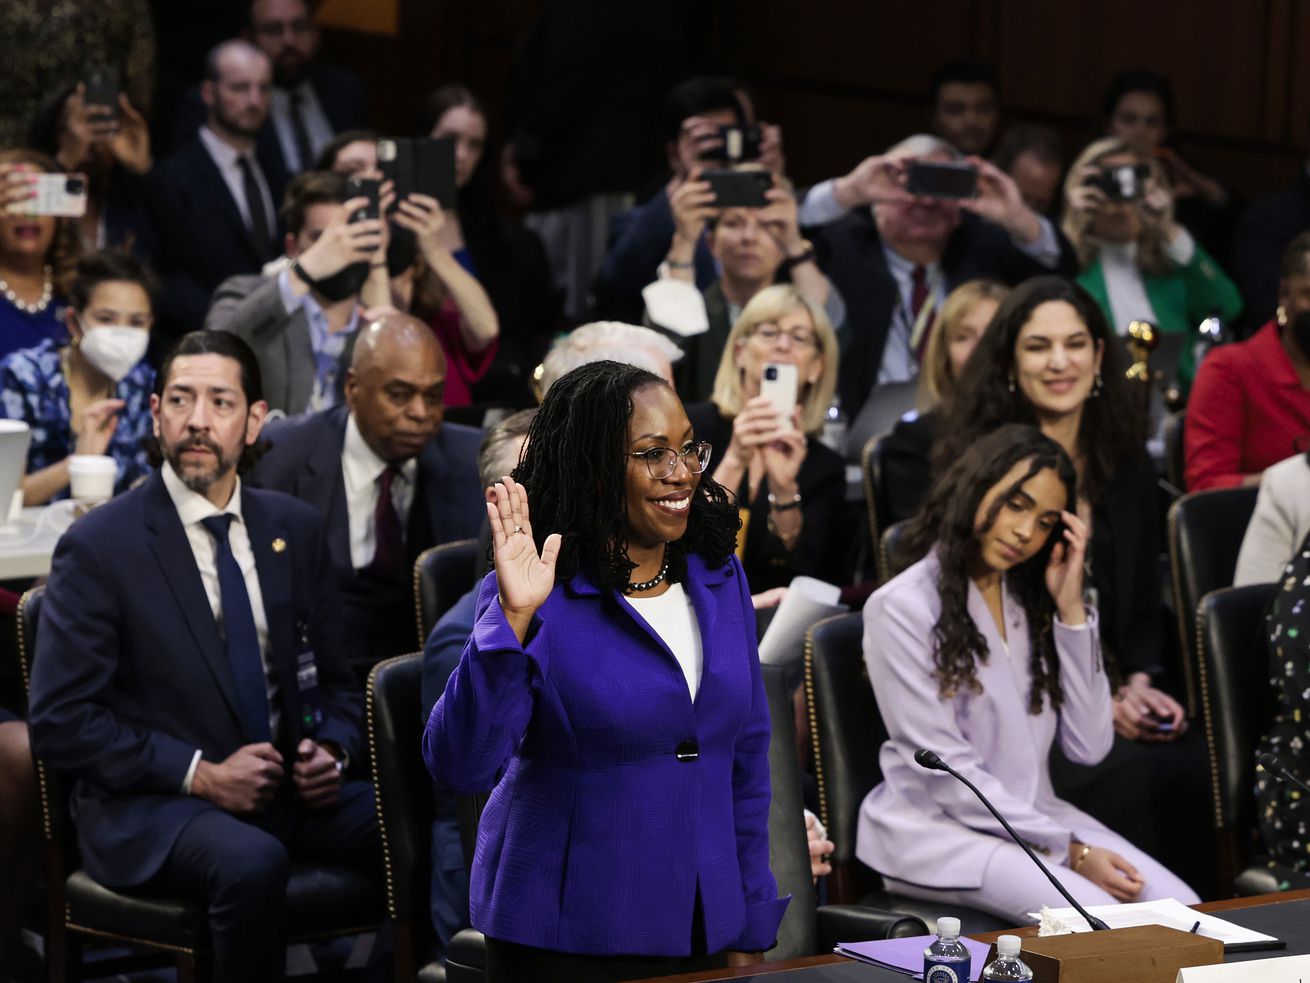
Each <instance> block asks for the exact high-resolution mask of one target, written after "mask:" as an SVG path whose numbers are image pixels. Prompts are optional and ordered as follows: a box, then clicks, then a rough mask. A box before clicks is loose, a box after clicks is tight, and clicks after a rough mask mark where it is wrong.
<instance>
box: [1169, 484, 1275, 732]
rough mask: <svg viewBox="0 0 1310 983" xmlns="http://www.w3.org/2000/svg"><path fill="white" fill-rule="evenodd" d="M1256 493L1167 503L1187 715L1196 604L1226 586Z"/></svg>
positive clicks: (1223, 492) (1193, 688) (1210, 493)
mask: <svg viewBox="0 0 1310 983" xmlns="http://www.w3.org/2000/svg"><path fill="white" fill-rule="evenodd" d="M1257 491H1258V489H1256V488H1254V487H1250V488H1216V489H1212V490H1207V491H1200V492H1192V493H1191V494H1189V495H1184V496H1183V497H1182V498H1180V499H1178V501H1176V502H1174V504H1173V505H1171V506H1170V507H1169V530H1168V532H1169V566H1170V570H1171V572H1172V579H1173V592H1174V610H1175V611H1176V612H1177V616H1178V639H1179V642H1180V648H1181V649H1182V656H1183V679H1184V683H1185V687H1186V697H1187V715H1188V716H1189V717H1195V716H1196V715H1197V714H1198V713H1199V712H1200V705H1199V702H1198V701H1199V696H1198V688H1197V659H1198V657H1199V656H1198V653H1197V641H1196V608H1197V605H1198V604H1200V602H1201V598H1202V597H1204V596H1205V595H1206V594H1208V593H1210V591H1212V590H1218V589H1219V588H1221V587H1231V586H1232V584H1233V573H1234V571H1236V569H1237V554H1238V551H1239V550H1240V549H1241V548H1242V537H1243V535H1245V533H1246V526H1247V523H1248V522H1250V521H1251V512H1252V511H1253V510H1254V509H1255V497H1256V493H1257Z"/></svg>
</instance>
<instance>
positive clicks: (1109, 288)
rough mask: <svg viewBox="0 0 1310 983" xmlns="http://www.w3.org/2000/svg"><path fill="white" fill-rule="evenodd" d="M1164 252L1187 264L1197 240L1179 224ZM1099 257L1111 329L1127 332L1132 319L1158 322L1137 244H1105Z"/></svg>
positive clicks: (1116, 331)
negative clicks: (1147, 288) (1139, 264)
mask: <svg viewBox="0 0 1310 983" xmlns="http://www.w3.org/2000/svg"><path fill="white" fill-rule="evenodd" d="M1164 253H1165V255H1166V256H1168V257H1169V259H1170V260H1171V261H1172V262H1173V263H1174V264H1175V265H1176V266H1186V265H1187V264H1188V263H1190V262H1191V261H1192V257H1193V256H1194V255H1195V254H1196V240H1194V239H1193V238H1192V235H1191V233H1190V232H1188V231H1187V230H1186V229H1184V228H1182V227H1181V226H1179V229H1178V234H1177V235H1175V236H1174V238H1173V239H1172V241H1170V242H1169V243H1168V245H1166V246H1165V249H1164ZM1100 257H1101V276H1102V277H1103V278H1104V279H1105V296H1106V299H1107V300H1108V301H1109V303H1110V320H1111V324H1110V329H1111V330H1112V331H1114V333H1115V334H1125V333H1126V332H1127V331H1128V325H1129V324H1130V323H1131V322H1133V321H1150V322H1151V323H1152V324H1155V323H1156V320H1155V305H1153V304H1152V303H1151V298H1150V296H1149V295H1148V294H1147V292H1146V281H1144V280H1143V279H1142V268H1141V267H1140V266H1138V265H1137V243H1135V242H1125V243H1115V242H1107V243H1104V244H1103V245H1102V246H1101V251H1100Z"/></svg>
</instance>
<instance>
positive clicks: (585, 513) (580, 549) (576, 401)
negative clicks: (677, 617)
mask: <svg viewBox="0 0 1310 983" xmlns="http://www.w3.org/2000/svg"><path fill="white" fill-rule="evenodd" d="M646 386H665V387H667V386H668V383H666V382H665V381H664V380H663V379H661V378H660V377H659V376H657V375H654V374H652V373H650V372H647V371H646V370H645V369H639V368H636V367H634V366H631V365H623V364H621V363H619V362H591V363H589V364H587V365H582V366H579V367H578V368H576V369H574V370H573V371H572V372H569V373H567V374H565V375H563V376H561V377H560V378H559V380H558V381H556V382H555V384H554V385H552V386H551V387H550V389H549V391H547V393H546V398H545V399H544V400H543V401H542V404H541V408H540V409H539V410H538V411H537V415H536V417H535V418H534V419H533V421H532V428H531V429H530V430H529V431H528V443H527V446H526V448H525V449H524V452H523V460H522V461H521V462H520V463H519V466H518V467H517V468H515V469H514V473H513V475H512V477H513V478H514V480H515V481H517V482H519V483H521V484H522V485H523V486H524V487H525V488H526V489H527V491H528V498H529V501H530V503H531V508H532V513H531V515H532V534H533V538H534V539H535V540H536V542H537V548H538V549H541V546H542V544H543V543H544V542H545V541H546V537H547V536H548V535H549V534H550V533H552V532H557V533H560V534H561V536H562V538H563V543H562V544H561V546H560V552H559V558H558V560H557V561H556V565H555V581H556V583H560V582H562V581H566V580H569V579H570V578H571V577H573V575H574V574H576V573H578V572H579V571H585V572H586V573H587V575H588V576H590V577H591V578H593V580H594V581H595V583H596V585H597V586H598V587H601V588H605V589H614V590H622V589H623V588H625V587H627V585H628V581H629V578H630V575H631V573H632V571H633V569H634V568H635V567H636V564H635V563H633V562H632V560H630V559H629V558H628V550H627V538H628V528H627V508H626V505H625V501H624V489H625V487H626V484H627V482H626V480H625V476H626V473H627V469H628V467H629V466H631V465H630V464H629V462H630V461H631V458H630V457H629V456H628V443H629V440H628V422H629V421H630V420H631V418H632V395H633V393H635V392H636V391H637V390H638V389H642V388H644V387H646ZM740 526H741V520H740V519H739V518H738V516H737V507H736V505H734V504H733V503H732V501H731V500H730V499H729V498H728V494H727V492H725V491H724V489H723V487H722V486H721V485H718V484H716V483H715V482H714V481H713V480H712V479H711V478H710V476H709V475H708V474H703V475H701V479H700V483H699V484H698V485H697V486H696V491H695V493H694V494H693V496H692V501H691V509H690V514H689V516H688V518H687V532H686V533H685V534H684V535H683V537H682V539H680V540H678V541H677V542H674V543H670V544H669V545H668V561H669V578H670V580H675V581H676V580H683V579H685V578H686V572H687V554H688V553H693V552H694V553H699V554H700V555H701V556H702V557H703V558H704V560H705V562H706V563H707V564H708V565H710V566H712V567H714V566H720V565H722V564H724V563H726V562H727V561H728V557H729V556H731V555H732V552H733V550H734V548H735V547H736V542H737V529H738V528H739V527H740Z"/></svg>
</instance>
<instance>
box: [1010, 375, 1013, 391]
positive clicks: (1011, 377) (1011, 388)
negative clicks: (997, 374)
mask: <svg viewBox="0 0 1310 983" xmlns="http://www.w3.org/2000/svg"><path fill="white" fill-rule="evenodd" d="M1010 392H1014V376H1010Z"/></svg>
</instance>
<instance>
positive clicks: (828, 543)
mask: <svg viewBox="0 0 1310 983" xmlns="http://www.w3.org/2000/svg"><path fill="white" fill-rule="evenodd" d="M837 358H838V355H837V336H836V334H835V333H834V332H833V330H832V325H831V324H829V323H828V318H827V316H826V315H825V314H824V312H823V309H822V308H821V307H819V306H818V305H816V304H814V303H813V302H812V301H810V300H807V299H806V298H805V297H804V296H803V295H802V294H801V292H800V291H799V290H798V289H797V288H796V287H794V286H790V285H787V284H778V285H775V286H772V287H765V288H764V289H763V290H761V291H760V292H759V293H757V294H756V295H755V296H754V297H752V298H751V300H750V301H749V302H748V303H747V304H746V307H745V309H743V310H742V312H741V316H740V317H739V318H737V321H736V323H735V324H734V325H733V326H732V332H731V334H729V336H728V341H727V346H726V347H725V348H724V351H723V357H722V358H721V359H720V361H719V369H718V375H717V376H716V377H715V380H714V394H713V395H712V396H711V398H710V399H709V400H708V401H707V402H703V403H693V404H691V405H689V406H688V407H687V415H688V417H689V418H690V419H691V421H692V423H693V424H694V425H695V428H696V434H697V435H698V436H700V437H702V438H703V439H705V440H708V441H709V442H710V444H711V445H712V446H713V448H714V450H713V453H712V454H711V457H710V473H711V474H712V475H713V476H714V480H715V481H716V482H718V483H719V484H721V485H723V487H724V488H726V489H727V490H728V492H729V493H730V494H732V495H735V496H736V499H737V504H738V507H739V508H740V510H741V516H742V531H741V533H740V535H739V537H738V555H739V556H740V557H741V561H742V566H743V568H744V569H745V571H746V580H747V583H749V584H750V589H751V592H752V593H753V594H759V593H761V592H763V591H766V590H769V589H771V588H774V587H785V586H786V585H787V584H789V583H790V582H791V579H792V578H793V577H794V576H796V575H797V574H806V575H808V576H813V577H819V578H820V579H823V580H827V581H829V582H831V583H835V584H842V583H845V582H846V581H847V579H849V578H848V576H847V574H848V572H849V571H848V570H847V568H846V562H845V561H846V550H845V548H844V546H843V542H844V540H845V539H846V538H847V534H846V532H845V530H843V529H842V525H841V512H842V506H843V503H844V502H845V495H846V480H845V466H844V464H843V462H842V459H841V455H839V454H838V453H837V452H836V451H834V450H832V449H831V448H829V447H827V446H825V445H824V444H823V443H821V442H820V441H819V434H820V432H821V431H822V429H823V422H824V420H825V419H826V414H827V409H828V405H829V404H830V403H831V402H832V393H833V390H834V389H835V388H836V384H837ZM788 379H790V380H792V382H791V383H790V385H791V389H790V392H789V393H787V395H786V396H784V397H782V399H783V400H785V401H786V405H780V402H779V400H778V397H777V395H776V393H777V392H779V391H785V389H784V387H785V386H787V385H788V383H787V382H786V380H788ZM770 391H773V392H770Z"/></svg>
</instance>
